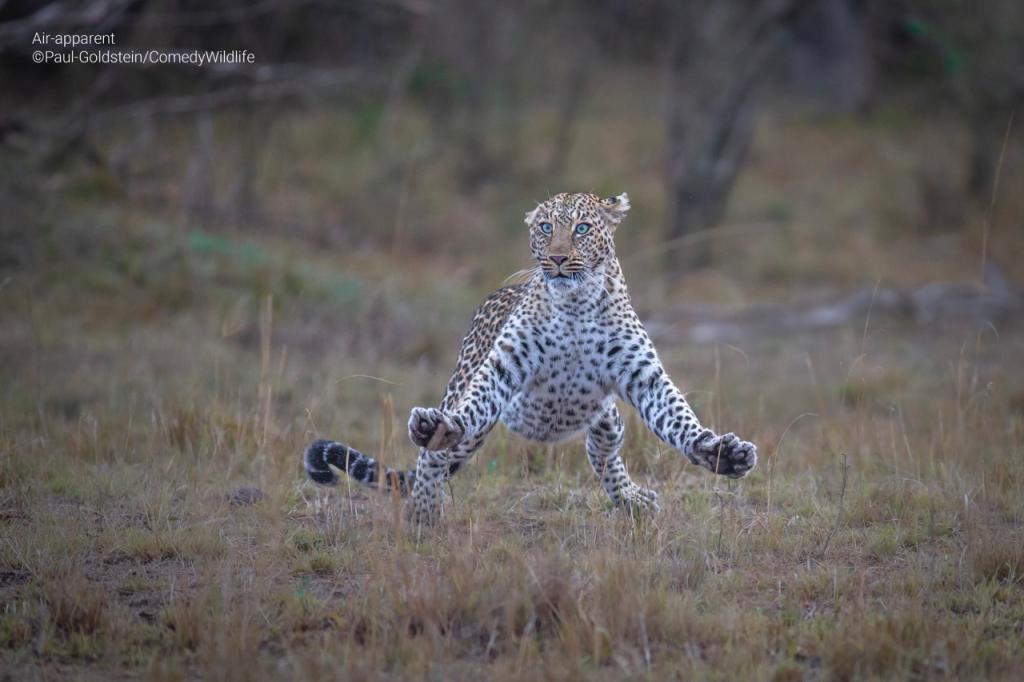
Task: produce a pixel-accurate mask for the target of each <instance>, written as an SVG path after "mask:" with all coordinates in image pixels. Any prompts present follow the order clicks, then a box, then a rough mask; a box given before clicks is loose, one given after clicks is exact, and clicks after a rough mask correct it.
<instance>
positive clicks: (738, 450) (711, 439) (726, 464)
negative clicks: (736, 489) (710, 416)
mask: <svg viewBox="0 0 1024 682" xmlns="http://www.w3.org/2000/svg"><path fill="white" fill-rule="evenodd" d="M691 460H692V461H693V463H694V464H698V465H700V466H702V467H704V468H706V469H710V470H711V471H713V472H715V473H716V474H721V475H722V476H728V477H729V478H743V477H744V476H746V475H747V474H748V473H750V470H751V469H753V468H754V467H755V466H756V465H757V446H756V445H754V444H753V443H750V442H747V441H745V440H742V439H740V438H739V437H737V436H736V434H734V433H727V434H725V435H723V436H716V435H715V433H714V432H713V431H711V430H710V429H704V431H703V432H702V433H701V434H700V435H699V436H697V439H696V440H695V441H694V443H693V456H692V457H691Z"/></svg>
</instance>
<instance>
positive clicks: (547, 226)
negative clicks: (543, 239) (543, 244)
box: [537, 223, 553, 234]
mask: <svg viewBox="0 0 1024 682" xmlns="http://www.w3.org/2000/svg"><path fill="white" fill-rule="evenodd" d="M537 227H539V228H540V231H541V232H543V233H544V234H551V230H552V229H553V228H552V227H551V223H541V224H540V225H538V226H537Z"/></svg>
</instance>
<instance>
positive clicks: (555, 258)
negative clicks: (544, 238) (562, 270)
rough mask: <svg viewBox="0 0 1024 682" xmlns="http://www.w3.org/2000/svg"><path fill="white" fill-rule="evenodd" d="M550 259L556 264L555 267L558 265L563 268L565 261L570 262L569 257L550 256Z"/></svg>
mask: <svg viewBox="0 0 1024 682" xmlns="http://www.w3.org/2000/svg"><path fill="white" fill-rule="evenodd" d="M548 258H550V259H551V262H552V263H554V264H555V265H558V266H561V265H562V263H564V262H565V261H567V260H569V257H568V256H548Z"/></svg>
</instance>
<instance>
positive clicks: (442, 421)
mask: <svg viewBox="0 0 1024 682" xmlns="http://www.w3.org/2000/svg"><path fill="white" fill-rule="evenodd" d="M465 435H466V430H465V427H464V426H463V424H462V420H461V419H460V418H459V417H457V416H455V415H450V416H449V415H445V414H444V413H443V412H441V410H439V409H437V408H434V407H414V408H413V410H412V415H410V417H409V438H410V439H411V440H412V442H413V443H414V444H416V445H418V446H419V447H421V448H426V449H427V450H431V451H438V450H449V449H451V448H453V447H455V446H456V445H458V444H459V443H461V442H462V439H463V437H464V436H465Z"/></svg>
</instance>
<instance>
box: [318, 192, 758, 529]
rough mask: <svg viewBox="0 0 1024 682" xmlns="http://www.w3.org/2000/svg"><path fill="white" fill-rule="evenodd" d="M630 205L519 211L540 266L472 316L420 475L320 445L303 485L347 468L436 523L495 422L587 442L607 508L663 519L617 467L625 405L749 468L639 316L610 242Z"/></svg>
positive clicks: (687, 448) (583, 202)
mask: <svg viewBox="0 0 1024 682" xmlns="http://www.w3.org/2000/svg"><path fill="white" fill-rule="evenodd" d="M629 210H630V200H629V195H628V194H626V193H622V194H618V195H615V196H610V197H603V198H602V197H600V196H598V195H596V194H591V193H561V194H556V195H554V196H552V197H551V198H549V199H547V200H545V201H543V202H541V203H540V204H538V205H537V206H536V207H535V208H533V209H532V210H530V211H529V212H527V214H526V220H525V222H526V224H527V225H528V226H529V243H530V251H531V254H532V257H533V262H534V266H533V267H532V268H530V269H529V270H528V271H526V273H525V276H524V277H523V280H522V281H521V282H520V283H517V284H511V285H509V286H505V287H502V288H500V289H498V290H497V291H495V292H494V293H492V294H491V295H490V296H488V297H487V298H486V299H485V300H484V302H483V303H482V304H481V305H480V306H479V308H478V309H477V310H476V312H475V314H474V315H473V318H472V322H471V324H470V328H469V332H468V333H467V334H466V335H465V337H464V339H463V342H462V347H461V350H460V352H459V355H458V360H457V363H456V366H455V371H454V372H453V373H452V376H451V379H450V380H449V381H448V384H447V387H446V389H445V391H444V395H443V396H442V398H441V401H440V403H439V404H438V405H437V406H436V407H414V408H413V409H412V411H411V414H410V416H409V422H408V431H409V438H410V440H411V441H412V443H413V444H414V445H415V446H417V448H418V449H419V454H418V456H417V458H416V466H415V469H412V470H401V469H394V468H391V467H388V466H383V465H382V464H381V463H380V462H379V461H378V460H377V459H376V458H374V457H371V456H369V455H366V454H363V453H362V452H360V451H358V450H356V449H354V448H352V447H350V446H349V445H346V444H344V443H341V442H338V441H333V440H317V441H315V442H314V443H312V444H311V445H310V446H309V447H308V448H307V450H306V452H305V455H304V464H305V469H306V472H307V473H308V476H309V477H310V479H312V481H314V482H315V483H319V484H322V485H336V484H337V483H338V480H339V476H338V473H340V472H344V473H345V474H347V475H348V476H349V477H350V478H351V479H353V480H354V481H356V482H358V483H360V484H363V485H366V486H369V487H371V488H377V489H379V490H381V491H384V492H390V493H392V494H396V495H397V496H401V497H411V504H410V505H409V507H408V515H409V517H410V519H411V520H412V521H413V522H414V523H416V524H425V525H429V524H433V523H435V522H436V521H437V520H438V518H439V517H440V516H441V512H442V509H443V507H444V503H443V500H444V497H445V495H444V490H443V486H444V485H445V484H446V483H447V482H448V481H450V480H451V478H452V477H453V476H454V475H455V474H456V473H457V472H458V471H459V470H460V469H462V468H463V467H464V466H465V465H466V463H467V462H468V461H469V460H470V459H471V458H472V457H473V455H474V454H475V453H476V452H477V451H478V450H479V449H480V447H481V446H482V445H483V444H484V442H485V440H486V439H487V436H488V434H489V433H490V432H491V430H492V429H493V428H494V426H495V425H496V424H498V423H499V422H501V423H503V424H504V425H505V426H506V427H507V428H508V429H509V430H511V431H512V432H513V433H515V434H518V435H519V436H522V437H524V438H526V439H528V440H530V441H536V442H540V443H557V442H560V441H564V440H567V439H570V438H573V437H577V436H581V435H582V436H584V438H583V440H584V441H585V450H586V455H587V459H588V460H589V462H590V466H591V468H592V469H593V471H594V473H595V474H596V475H597V478H598V480H599V481H600V484H601V486H602V487H603V489H604V492H605V493H606V494H607V496H608V498H609V499H610V500H611V503H612V505H613V506H614V507H620V508H627V509H630V510H637V511H641V512H656V511H659V509H660V506H659V503H658V495H657V493H656V492H655V491H654V490H651V489H649V488H645V487H643V486H641V485H639V484H638V483H636V482H635V481H634V480H633V479H632V478H631V477H630V475H629V472H628V470H627V468H626V464H625V462H624V461H623V460H622V456H621V450H622V445H623V441H624V438H625V425H624V420H623V415H622V411H621V409H620V407H619V403H620V402H621V403H624V404H625V405H628V406H629V407H630V408H632V409H633V410H635V411H636V413H637V414H638V415H639V417H640V419H641V420H642V421H643V423H644V424H645V425H646V427H647V428H648V429H649V430H650V431H651V432H653V433H654V434H655V435H656V436H657V437H658V438H659V439H661V440H662V441H663V442H664V443H666V444H667V445H669V446H670V447H671V448H673V449H674V450H676V451H678V452H680V453H682V454H683V455H684V456H685V457H686V458H687V459H688V460H689V461H690V462H691V463H692V464H695V465H697V466H699V467H703V468H705V469H708V470H710V471H712V472H714V473H716V474H719V475H723V476H727V477H729V478H742V477H744V476H746V475H747V474H748V473H750V471H751V470H752V469H753V468H754V467H755V465H756V464H757V447H756V446H755V445H754V444H753V443H751V442H748V441H746V440H742V439H741V438H739V437H738V436H736V435H735V434H734V433H732V432H729V433H724V434H717V433H715V432H714V431H713V430H711V429H709V428H706V427H705V426H703V425H702V424H701V422H700V420H699V419H698V418H697V415H696V413H695V412H694V410H693V408H692V407H691V406H690V404H689V402H688V401H687V399H686V397H685V395H684V394H683V392H682V391H680V389H679V388H677V386H676V385H675V383H673V381H672V379H671V378H670V377H669V375H668V373H667V372H666V370H665V367H664V365H663V364H662V362H661V360H660V359H659V356H658V352H657V350H656V349H655V347H654V343H653V342H652V341H651V338H650V335H649V334H648V333H647V331H646V329H645V327H644V325H643V324H642V323H641V320H640V317H639V316H638V315H637V312H636V311H635V310H634V308H633V305H632V301H631V299H630V295H629V292H628V289H627V288H626V281H625V277H624V275H623V271H622V267H621V265H620V263H619V260H618V257H617V255H616V250H615V241H614V237H615V234H616V231H617V230H618V228H619V227H620V225H621V224H622V222H623V220H624V219H625V217H626V215H627V213H628V212H629Z"/></svg>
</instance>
